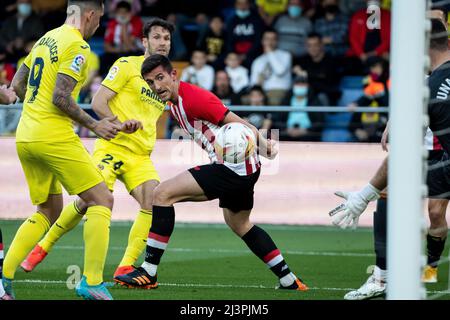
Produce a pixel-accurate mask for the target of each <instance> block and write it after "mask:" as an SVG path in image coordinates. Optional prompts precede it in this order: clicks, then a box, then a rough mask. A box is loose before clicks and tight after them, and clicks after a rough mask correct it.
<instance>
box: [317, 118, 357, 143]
mask: <svg viewBox="0 0 450 320" xmlns="http://www.w3.org/2000/svg"><path fill="white" fill-rule="evenodd" d="M351 118H352V113H350V112H345V113H335V114H327V115H326V117H325V129H324V130H323V132H322V141H323V142H352V141H354V139H353V135H352V134H351V133H350V131H349V130H348V127H349V124H350V120H351Z"/></svg>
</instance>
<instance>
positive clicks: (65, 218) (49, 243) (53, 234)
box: [39, 201, 83, 252]
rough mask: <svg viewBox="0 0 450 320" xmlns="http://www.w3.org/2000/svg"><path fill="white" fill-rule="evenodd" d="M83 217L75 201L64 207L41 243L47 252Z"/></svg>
mask: <svg viewBox="0 0 450 320" xmlns="http://www.w3.org/2000/svg"><path fill="white" fill-rule="evenodd" d="M82 218H83V214H82V213H81V212H80V210H79V209H78V208H77V206H76V203H75V201H74V202H72V203H70V204H68V205H67V206H65V207H64V209H63V210H62V212H61V215H60V216H59V218H58V220H56V222H55V223H54V224H53V225H52V227H51V228H50V230H49V231H48V232H47V234H46V235H45V237H44V239H42V240H41V241H40V242H39V245H40V246H41V248H42V249H44V250H45V252H50V250H52V248H53V246H54V245H55V243H56V241H58V240H59V239H60V238H61V237H62V236H63V235H65V234H66V233H67V232H69V231H70V230H72V229H73V228H75V227H76V226H77V225H78V223H80V221H81V219H82Z"/></svg>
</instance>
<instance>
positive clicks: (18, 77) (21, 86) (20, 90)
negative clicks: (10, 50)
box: [11, 63, 30, 101]
mask: <svg viewBox="0 0 450 320" xmlns="http://www.w3.org/2000/svg"><path fill="white" fill-rule="evenodd" d="M29 74H30V69H29V68H28V67H27V66H26V65H25V64H24V63H22V65H21V66H20V68H19V70H18V71H17V72H16V74H15V75H14V78H13V80H12V82H11V87H12V88H13V89H14V91H15V92H16V95H17V96H18V97H19V98H20V100H21V101H24V100H25V94H26V93H27V82H28V75H29Z"/></svg>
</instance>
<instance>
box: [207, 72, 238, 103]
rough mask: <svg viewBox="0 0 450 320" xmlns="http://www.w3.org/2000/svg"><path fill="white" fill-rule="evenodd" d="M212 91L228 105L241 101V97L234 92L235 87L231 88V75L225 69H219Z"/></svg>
mask: <svg viewBox="0 0 450 320" xmlns="http://www.w3.org/2000/svg"><path fill="white" fill-rule="evenodd" d="M212 92H213V93H214V94H215V95H216V96H217V97H218V98H219V99H220V100H221V101H222V103H223V104H224V105H226V106H230V105H234V104H238V103H239V97H238V96H237V95H236V94H235V93H234V92H233V89H232V88H231V85H230V77H229V76H228V74H227V73H226V72H225V71H224V70H219V71H217V72H216V77H215V80H214V87H213V89H212Z"/></svg>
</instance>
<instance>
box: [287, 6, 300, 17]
mask: <svg viewBox="0 0 450 320" xmlns="http://www.w3.org/2000/svg"><path fill="white" fill-rule="evenodd" d="M302 10H303V9H302V7H299V6H289V7H288V13H289V16H291V17H292V18H298V17H300V16H301V15H302Z"/></svg>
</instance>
